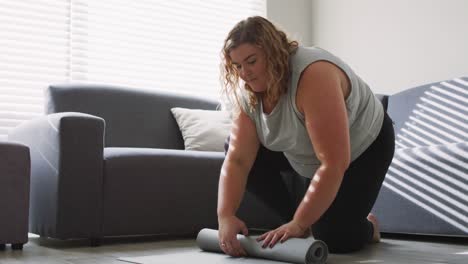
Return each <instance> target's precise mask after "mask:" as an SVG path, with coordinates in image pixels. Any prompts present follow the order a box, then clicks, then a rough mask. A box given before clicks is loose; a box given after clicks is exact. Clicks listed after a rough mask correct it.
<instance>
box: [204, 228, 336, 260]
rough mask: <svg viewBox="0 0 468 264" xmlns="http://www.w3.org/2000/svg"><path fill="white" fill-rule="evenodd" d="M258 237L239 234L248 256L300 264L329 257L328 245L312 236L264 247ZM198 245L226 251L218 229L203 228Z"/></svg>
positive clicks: (216, 250) (206, 248)
mask: <svg viewBox="0 0 468 264" xmlns="http://www.w3.org/2000/svg"><path fill="white" fill-rule="evenodd" d="M257 237H258V236H244V235H237V239H239V241H240V243H241V245H242V247H243V248H244V249H245V251H246V252H247V255H248V256H251V257H257V258H264V259H271V260H276V261H284V262H291V263H298V264H304V263H305V264H322V263H325V262H326V260H327V257H328V247H327V245H326V244H325V243H324V242H323V241H320V240H314V239H313V238H312V237H310V238H306V239H301V238H290V239H288V240H286V241H285V242H284V243H277V244H276V245H275V246H274V247H273V248H262V244H263V241H262V242H257V241H256V238H257ZM197 245H198V247H199V248H200V249H201V250H204V251H211V252H219V253H224V252H223V250H222V249H221V248H220V246H219V240H218V230H214V229H208V228H204V229H202V230H201V231H200V232H199V233H198V236H197Z"/></svg>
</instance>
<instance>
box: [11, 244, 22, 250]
mask: <svg viewBox="0 0 468 264" xmlns="http://www.w3.org/2000/svg"><path fill="white" fill-rule="evenodd" d="M11 249H13V250H23V243H16V244H11Z"/></svg>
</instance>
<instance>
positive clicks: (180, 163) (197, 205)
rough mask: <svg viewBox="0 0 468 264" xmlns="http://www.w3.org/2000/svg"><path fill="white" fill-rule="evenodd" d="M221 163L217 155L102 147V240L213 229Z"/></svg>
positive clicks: (212, 153)
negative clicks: (103, 169)
mask: <svg viewBox="0 0 468 264" xmlns="http://www.w3.org/2000/svg"><path fill="white" fill-rule="evenodd" d="M223 160H224V153H222V152H208V151H184V150H173V149H152V148H105V149H104V166H105V175H104V182H105V184H104V187H103V207H104V208H103V212H104V213H103V225H102V226H103V235H104V236H106V235H139V234H159V233H172V234H174V235H178V234H190V233H196V232H198V231H199V230H200V229H201V228H204V227H211V228H216V225H217V216H216V201H217V190H218V178H219V173H220V171H221V165H222V163H223ZM117 219H121V220H117ZM122 219H125V221H122Z"/></svg>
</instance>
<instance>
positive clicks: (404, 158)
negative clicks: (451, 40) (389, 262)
mask: <svg viewBox="0 0 468 264" xmlns="http://www.w3.org/2000/svg"><path fill="white" fill-rule="evenodd" d="M383 100H384V102H386V104H387V112H388V114H389V115H390V116H391V118H392V119H393V121H394V123H395V124H394V127H395V135H396V137H395V139H396V149H395V156H394V159H393V161H392V164H391V166H390V169H389V171H388V173H387V176H386V178H385V182H384V184H383V187H382V190H381V192H380V194H379V197H378V199H377V202H376V204H375V206H374V209H373V210H374V213H375V214H376V215H377V216H378V218H379V220H380V225H381V231H382V232H385V233H405V234H424V235H437V236H456V237H468V129H467V128H468V123H467V117H468V110H467V109H468V106H467V102H468V78H467V77H462V78H456V79H453V80H447V81H443V82H437V83H430V84H426V85H422V86H418V87H415V88H411V89H407V90H405V91H402V92H399V93H396V94H393V95H391V96H386V98H385V97H384V98H383Z"/></svg>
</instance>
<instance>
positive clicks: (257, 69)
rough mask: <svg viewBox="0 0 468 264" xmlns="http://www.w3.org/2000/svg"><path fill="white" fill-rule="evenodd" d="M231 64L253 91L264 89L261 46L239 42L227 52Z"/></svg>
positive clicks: (264, 70) (264, 63) (263, 64)
mask: <svg viewBox="0 0 468 264" xmlns="http://www.w3.org/2000/svg"><path fill="white" fill-rule="evenodd" d="M229 56H230V57H231V60H232V64H233V65H234V67H235V68H236V70H237V72H238V73H239V76H240V78H241V79H242V80H243V81H244V82H245V83H247V84H248V85H249V86H250V87H251V88H252V90H253V91H254V92H257V93H261V92H264V91H266V88H267V81H266V61H265V53H264V52H263V50H262V49H261V48H259V47H258V46H255V45H252V44H248V43H245V44H241V45H239V46H238V47H236V48H234V49H232V50H231V52H230V53H229Z"/></svg>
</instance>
